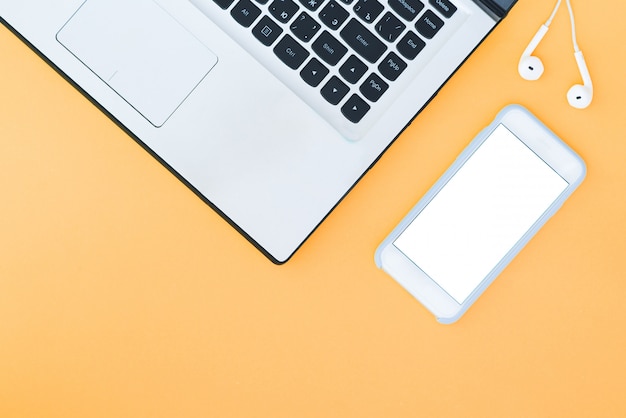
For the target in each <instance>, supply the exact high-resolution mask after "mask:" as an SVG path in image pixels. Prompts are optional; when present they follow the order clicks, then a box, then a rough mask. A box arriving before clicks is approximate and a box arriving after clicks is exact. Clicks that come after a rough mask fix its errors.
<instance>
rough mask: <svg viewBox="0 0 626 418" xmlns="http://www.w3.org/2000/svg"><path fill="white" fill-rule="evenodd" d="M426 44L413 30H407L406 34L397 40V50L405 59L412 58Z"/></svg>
mask: <svg viewBox="0 0 626 418" xmlns="http://www.w3.org/2000/svg"><path fill="white" fill-rule="evenodd" d="M425 46H426V42H424V41H423V40H422V39H421V38H420V37H419V36H417V34H416V33H415V32H411V31H408V32H407V34H406V35H404V36H403V37H402V39H400V42H398V46H397V48H398V52H399V53H401V54H402V56H404V57H405V58H407V59H410V60H412V59H414V58H415V57H417V54H419V53H420V51H421V50H422V49H424V47H425Z"/></svg>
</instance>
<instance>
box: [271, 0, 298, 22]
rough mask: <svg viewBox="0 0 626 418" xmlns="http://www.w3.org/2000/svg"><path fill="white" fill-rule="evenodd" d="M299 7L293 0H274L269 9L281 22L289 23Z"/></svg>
mask: <svg viewBox="0 0 626 418" xmlns="http://www.w3.org/2000/svg"><path fill="white" fill-rule="evenodd" d="M299 8H300V7H298V5H297V4H296V3H295V2H294V1H292V0H274V1H273V2H272V4H270V5H269V7H268V10H269V11H270V13H271V14H272V16H274V17H275V18H276V19H277V20H278V21H279V22H281V23H287V22H288V21H289V19H291V18H292V17H293V15H295V14H296V12H297V11H298V9H299Z"/></svg>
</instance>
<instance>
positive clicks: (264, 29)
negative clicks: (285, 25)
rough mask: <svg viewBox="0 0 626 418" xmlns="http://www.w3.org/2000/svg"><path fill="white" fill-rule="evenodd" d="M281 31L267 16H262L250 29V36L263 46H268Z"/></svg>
mask: <svg viewBox="0 0 626 418" xmlns="http://www.w3.org/2000/svg"><path fill="white" fill-rule="evenodd" d="M281 33H283V30H282V28H281V27H280V26H278V24H277V23H276V22H274V21H273V20H272V19H270V18H269V17H268V16H263V17H262V18H261V20H259V23H257V24H256V26H255V27H254V29H252V34H253V35H254V36H255V38H257V39H258V40H259V41H261V43H262V44H263V45H265V46H270V45H271V44H273V43H274V41H276V39H278V37H279V36H280V34H281Z"/></svg>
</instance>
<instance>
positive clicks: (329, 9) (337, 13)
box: [320, 0, 350, 30]
mask: <svg viewBox="0 0 626 418" xmlns="http://www.w3.org/2000/svg"><path fill="white" fill-rule="evenodd" d="M349 15H350V13H348V11H347V10H346V9H344V8H343V7H341V6H340V5H339V3H337V2H336V1H335V0H331V1H330V3H328V4H327V5H326V6H324V8H323V9H322V11H321V12H320V20H321V21H322V23H324V24H325V25H326V26H328V27H329V28H331V29H333V30H336V29H338V28H339V26H341V25H342V24H343V22H345V21H346V19H347V18H348V16H349Z"/></svg>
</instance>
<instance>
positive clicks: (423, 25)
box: [415, 10, 443, 39]
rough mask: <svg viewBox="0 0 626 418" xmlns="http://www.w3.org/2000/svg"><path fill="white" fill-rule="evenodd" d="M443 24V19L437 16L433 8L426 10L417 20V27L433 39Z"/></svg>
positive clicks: (424, 34)
mask: <svg viewBox="0 0 626 418" xmlns="http://www.w3.org/2000/svg"><path fill="white" fill-rule="evenodd" d="M442 26H443V20H441V19H440V18H438V17H437V15H436V14H435V13H434V12H433V11H432V10H426V12H425V13H424V14H423V15H422V16H421V17H420V18H419V19H418V20H417V23H416V24H415V29H417V31H418V32H419V33H420V34H422V35H423V36H424V37H425V38H428V39H431V38H432V37H433V36H435V35H436V34H437V32H439V29H441V27H442Z"/></svg>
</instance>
